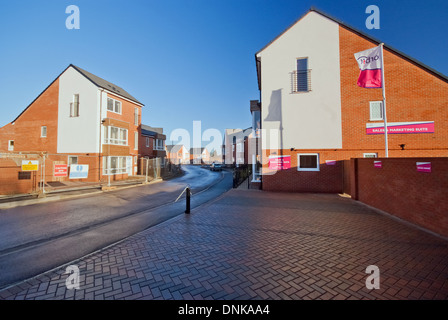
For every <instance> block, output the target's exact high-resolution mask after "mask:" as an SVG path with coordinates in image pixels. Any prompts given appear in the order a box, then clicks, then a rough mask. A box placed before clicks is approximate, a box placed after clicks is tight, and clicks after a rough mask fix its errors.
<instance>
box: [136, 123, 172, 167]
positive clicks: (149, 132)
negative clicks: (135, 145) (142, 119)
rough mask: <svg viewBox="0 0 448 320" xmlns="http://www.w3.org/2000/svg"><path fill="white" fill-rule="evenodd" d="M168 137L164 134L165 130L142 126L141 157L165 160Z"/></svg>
mask: <svg viewBox="0 0 448 320" xmlns="http://www.w3.org/2000/svg"><path fill="white" fill-rule="evenodd" d="M165 141H166V135H164V134H163V128H154V127H151V126H147V125H144V124H142V125H141V130H140V143H139V155H140V157H142V158H149V159H152V158H161V159H163V161H164V159H165V157H166V150H165Z"/></svg>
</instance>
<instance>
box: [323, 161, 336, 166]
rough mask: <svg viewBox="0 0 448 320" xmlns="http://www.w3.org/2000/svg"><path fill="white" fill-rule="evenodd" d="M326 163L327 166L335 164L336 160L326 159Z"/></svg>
mask: <svg viewBox="0 0 448 320" xmlns="http://www.w3.org/2000/svg"><path fill="white" fill-rule="evenodd" d="M325 164H326V165H327V166H335V165H336V160H325Z"/></svg>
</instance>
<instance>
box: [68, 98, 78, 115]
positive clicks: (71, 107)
mask: <svg viewBox="0 0 448 320" xmlns="http://www.w3.org/2000/svg"><path fill="white" fill-rule="evenodd" d="M75 97H78V101H77V102H76V99H75ZM75 106H76V108H75ZM75 111H76V112H75ZM70 117H71V118H77V117H79V93H75V94H74V95H73V101H72V102H71V103H70Z"/></svg>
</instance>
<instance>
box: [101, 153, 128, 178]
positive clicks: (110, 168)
mask: <svg viewBox="0 0 448 320" xmlns="http://www.w3.org/2000/svg"><path fill="white" fill-rule="evenodd" d="M103 173H104V174H105V175H111V174H120V173H127V157H103Z"/></svg>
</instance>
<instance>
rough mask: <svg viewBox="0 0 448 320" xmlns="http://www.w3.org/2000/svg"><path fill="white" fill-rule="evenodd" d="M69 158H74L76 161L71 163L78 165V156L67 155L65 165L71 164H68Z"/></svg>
mask: <svg viewBox="0 0 448 320" xmlns="http://www.w3.org/2000/svg"><path fill="white" fill-rule="evenodd" d="M70 159H76V163H73V164H74V165H78V156H68V157H67V165H68V166H71V164H70V162H71V161H70Z"/></svg>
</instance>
